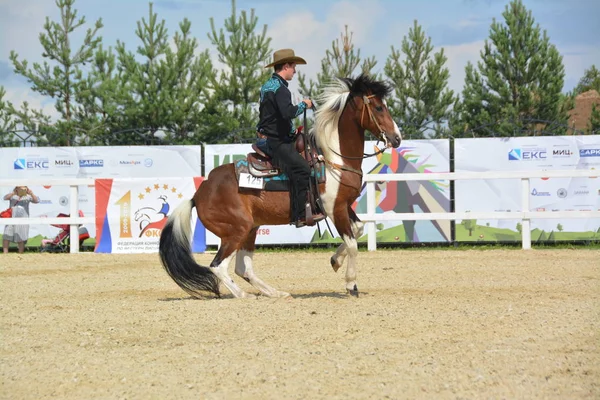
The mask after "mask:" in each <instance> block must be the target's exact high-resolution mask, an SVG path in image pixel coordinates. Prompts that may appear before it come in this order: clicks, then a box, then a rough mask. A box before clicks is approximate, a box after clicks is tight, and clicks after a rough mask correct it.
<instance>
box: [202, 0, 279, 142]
mask: <svg viewBox="0 0 600 400" xmlns="http://www.w3.org/2000/svg"><path fill="white" fill-rule="evenodd" d="M257 25H258V17H257V16H256V15H255V14H254V9H251V10H250V14H248V13H247V12H246V11H245V10H244V11H241V12H240V13H239V15H238V13H237V9H236V2H235V0H232V1H231V15H230V16H229V17H228V18H227V19H226V20H225V22H224V28H221V29H219V31H217V29H216V27H215V21H214V18H210V26H211V32H210V33H209V34H208V38H209V39H210V41H211V43H212V44H213V45H214V46H216V49H217V52H218V53H219V54H218V60H219V62H221V63H222V64H223V65H224V67H225V68H224V69H222V70H221V71H220V73H219V74H217V75H216V76H215V77H214V79H213V83H212V88H213V90H214V92H213V93H212V96H211V98H210V102H211V104H212V106H213V109H215V110H218V109H220V112H225V114H224V115H222V117H223V120H222V121H221V124H220V125H221V128H223V127H225V126H232V125H234V126H236V128H238V129H239V130H238V131H237V132H231V135H227V134H226V133H225V132H223V131H221V129H217V130H216V131H215V130H212V131H209V132H206V133H205V141H209V142H212V141H231V140H242V139H247V138H254V137H255V136H256V124H257V122H258V101H259V99H260V88H261V86H262V85H263V83H264V82H265V81H266V80H267V79H268V78H269V76H270V75H271V73H272V70H269V69H266V68H264V66H265V65H266V64H268V61H267V60H268V59H269V55H270V53H271V47H270V44H271V38H270V37H268V36H267V25H263V28H262V31H260V32H257ZM223 103H224V104H223ZM223 105H224V106H225V107H226V108H225V107H223ZM205 115H206V113H205ZM213 116H214V115H213ZM228 136H229V137H228Z"/></svg>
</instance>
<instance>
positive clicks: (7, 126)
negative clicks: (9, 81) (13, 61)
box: [0, 86, 17, 147]
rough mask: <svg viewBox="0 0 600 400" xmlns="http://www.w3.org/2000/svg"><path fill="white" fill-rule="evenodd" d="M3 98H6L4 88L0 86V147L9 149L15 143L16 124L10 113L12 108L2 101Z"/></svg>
mask: <svg viewBox="0 0 600 400" xmlns="http://www.w3.org/2000/svg"><path fill="white" fill-rule="evenodd" d="M4 96H6V90H5V89H4V86H0V146H2V147H10V146H14V145H16V143H17V138H16V137H15V135H14V130H15V129H16V127H17V123H16V121H15V120H14V117H13V113H12V110H13V106H12V104H11V103H10V102H8V101H5V100H4Z"/></svg>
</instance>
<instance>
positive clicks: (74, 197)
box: [69, 185, 79, 253]
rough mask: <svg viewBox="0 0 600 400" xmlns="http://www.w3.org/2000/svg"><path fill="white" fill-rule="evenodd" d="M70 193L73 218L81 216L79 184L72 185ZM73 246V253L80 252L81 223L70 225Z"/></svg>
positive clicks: (71, 248)
mask: <svg viewBox="0 0 600 400" xmlns="http://www.w3.org/2000/svg"><path fill="white" fill-rule="evenodd" d="M69 189H70V193H69V201H70V210H71V211H70V216H71V218H79V186H77V185H71V187H70V188H69ZM69 233H70V239H71V246H70V252H71V253H79V224H73V223H71V226H70V227H69Z"/></svg>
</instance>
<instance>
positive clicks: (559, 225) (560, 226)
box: [556, 224, 563, 232]
mask: <svg viewBox="0 0 600 400" xmlns="http://www.w3.org/2000/svg"><path fill="white" fill-rule="evenodd" d="M556 230H557V231H559V232H562V231H563V226H562V224H558V225H556Z"/></svg>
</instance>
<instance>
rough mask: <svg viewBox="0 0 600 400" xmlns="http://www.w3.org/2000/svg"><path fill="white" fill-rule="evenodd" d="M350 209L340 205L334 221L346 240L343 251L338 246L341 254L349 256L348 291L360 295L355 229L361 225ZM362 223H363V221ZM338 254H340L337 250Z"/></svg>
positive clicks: (347, 270)
mask: <svg viewBox="0 0 600 400" xmlns="http://www.w3.org/2000/svg"><path fill="white" fill-rule="evenodd" d="M349 210H350V207H347V208H344V209H342V208H341V207H340V208H338V209H337V210H336V211H334V213H335V214H334V217H335V219H334V222H335V227H336V228H337V231H338V233H339V234H340V236H341V237H342V240H343V241H344V243H343V246H345V249H343V250H342V251H340V249H339V248H338V252H339V253H340V254H339V255H343V257H346V256H347V257H348V266H347V267H346V291H347V292H348V293H349V294H351V295H353V296H356V297H358V287H357V286H356V256H357V255H358V243H357V241H356V236H355V235H354V231H355V230H357V231H358V230H360V225H359V224H357V223H356V222H355V221H353V220H352V219H351V215H352V214H353V213H350V211H349ZM354 218H356V214H354ZM356 219H358V218H356ZM360 224H362V222H361V223H360ZM340 247H341V246H340ZM336 255H338V253H337V252H336ZM334 269H335V268H334Z"/></svg>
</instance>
